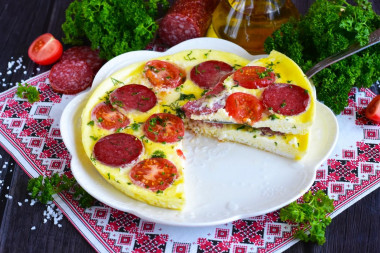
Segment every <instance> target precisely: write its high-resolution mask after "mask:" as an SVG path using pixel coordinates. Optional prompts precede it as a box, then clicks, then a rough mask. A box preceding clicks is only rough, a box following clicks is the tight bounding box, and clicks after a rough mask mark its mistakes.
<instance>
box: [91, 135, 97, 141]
mask: <svg viewBox="0 0 380 253" xmlns="http://www.w3.org/2000/svg"><path fill="white" fill-rule="evenodd" d="M90 138H91V139H93V140H94V141H96V140H98V137H95V136H92V135H90Z"/></svg>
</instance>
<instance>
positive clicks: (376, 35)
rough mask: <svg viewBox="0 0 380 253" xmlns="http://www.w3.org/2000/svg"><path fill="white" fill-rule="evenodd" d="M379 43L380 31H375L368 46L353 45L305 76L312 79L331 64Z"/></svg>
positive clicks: (318, 65) (315, 67) (316, 66)
mask: <svg viewBox="0 0 380 253" xmlns="http://www.w3.org/2000/svg"><path fill="white" fill-rule="evenodd" d="M379 42H380V29H377V30H376V31H374V32H373V33H371V34H370V36H369V42H368V44H367V45H365V46H360V44H359V43H355V44H352V45H351V46H349V47H348V48H347V49H346V50H343V51H341V52H339V53H336V54H334V55H332V56H330V57H327V58H326V59H324V60H322V61H320V62H318V63H317V64H315V65H314V66H313V67H312V68H311V69H309V70H308V71H307V72H306V73H305V74H306V76H307V77H308V78H311V77H312V76H314V75H315V74H317V73H318V72H319V71H321V70H322V69H324V68H326V67H328V66H330V65H331V64H333V63H335V62H338V61H340V60H343V59H345V58H347V57H348V56H350V55H353V54H356V53H357V52H360V51H362V50H364V49H366V48H367V47H370V46H373V45H375V44H377V43H379Z"/></svg>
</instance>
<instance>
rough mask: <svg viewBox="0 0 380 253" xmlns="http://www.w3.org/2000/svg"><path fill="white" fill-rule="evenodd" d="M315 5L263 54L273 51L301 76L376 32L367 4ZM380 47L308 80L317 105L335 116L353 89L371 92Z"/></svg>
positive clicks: (324, 0)
mask: <svg viewBox="0 0 380 253" xmlns="http://www.w3.org/2000/svg"><path fill="white" fill-rule="evenodd" d="M353 2H356V4H355V3H354V4H352V5H351V4H350V3H348V1H345V0H334V1H329V0H317V1H314V3H313V4H312V5H311V6H310V8H309V10H308V13H306V15H304V16H302V17H301V18H300V19H299V20H296V19H291V20H290V21H289V22H287V23H285V24H283V25H282V26H281V28H280V29H278V30H277V31H275V32H274V33H273V34H272V35H271V36H270V37H269V38H268V39H267V40H266V41H265V51H266V52H267V53H269V52H270V51H272V50H277V51H279V52H281V53H284V54H285V55H287V56H288V57H290V58H291V59H292V60H293V61H295V62H296V63H297V64H298V65H299V66H300V67H301V69H302V70H303V71H304V72H306V71H307V70H309V69H310V68H311V67H312V66H314V65H315V64H317V63H318V62H319V61H320V60H321V59H325V58H327V57H329V56H331V55H334V54H336V53H338V52H340V51H342V50H345V49H347V48H348V47H349V46H350V45H352V44H355V43H358V44H360V45H362V46H363V45H365V44H367V43H368V39H369V35H370V33H371V32H373V31H375V30H376V29H378V28H379V24H380V16H379V15H377V14H376V13H375V12H374V10H373V8H372V4H371V3H370V2H369V1H368V0H355V1H353ZM378 62H380V45H375V46H372V47H369V48H367V49H365V50H363V51H361V52H359V53H357V54H355V55H353V56H350V57H348V58H346V59H344V60H341V61H339V62H337V63H334V64H332V65H331V66H329V67H328V68H326V69H323V70H321V71H320V72H319V73H317V74H316V75H315V76H313V77H312V80H313V83H314V84H315V87H316V92H317V97H318V100H321V101H323V102H324V104H325V105H327V106H328V107H330V108H331V109H332V110H333V111H334V113H336V114H339V113H340V112H341V111H342V110H343V109H344V108H345V107H346V106H347V105H348V93H349V92H350V91H351V89H352V88H353V87H354V86H356V87H358V88H361V87H370V86H371V85H372V84H373V83H375V81H377V80H378V78H379V76H380V68H379V67H378V65H379V64H376V63H378Z"/></svg>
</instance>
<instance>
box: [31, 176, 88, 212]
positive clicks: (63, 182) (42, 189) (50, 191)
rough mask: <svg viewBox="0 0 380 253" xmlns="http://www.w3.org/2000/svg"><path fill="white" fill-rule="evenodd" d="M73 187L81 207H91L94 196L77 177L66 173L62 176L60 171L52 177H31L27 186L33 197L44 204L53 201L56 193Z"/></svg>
mask: <svg viewBox="0 0 380 253" xmlns="http://www.w3.org/2000/svg"><path fill="white" fill-rule="evenodd" d="M71 189H72V190H73V191H74V194H73V196H74V198H75V199H78V201H79V205H80V206H81V207H83V208H86V207H90V206H91V205H92V203H93V202H94V198H93V197H92V196H91V195H90V194H88V193H87V192H86V191H85V190H83V188H82V187H80V186H79V185H78V184H77V182H76V180H75V178H69V177H68V176H66V175H65V174H63V175H62V176H60V175H59V174H58V173H54V174H53V175H52V176H51V177H43V176H39V177H37V178H31V179H29V181H28V186H27V190H28V191H29V192H30V193H31V197H32V198H33V199H37V200H39V201H40V202H41V203H43V204H47V202H48V201H52V200H53V195H54V194H57V193H60V192H62V191H68V190H71Z"/></svg>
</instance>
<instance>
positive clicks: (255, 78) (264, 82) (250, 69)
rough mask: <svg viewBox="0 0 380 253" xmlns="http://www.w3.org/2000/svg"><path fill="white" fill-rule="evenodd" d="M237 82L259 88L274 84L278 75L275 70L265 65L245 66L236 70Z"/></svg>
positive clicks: (248, 87) (234, 77) (247, 86)
mask: <svg viewBox="0 0 380 253" xmlns="http://www.w3.org/2000/svg"><path fill="white" fill-rule="evenodd" d="M233 79H234V81H235V83H236V84H238V85H240V86H242V87H244V88H247V89H258V88H264V87H267V86H268V85H270V84H273V83H274V81H275V79H276V77H275V74H274V72H273V71H271V70H270V69H268V68H265V67H259V66H245V67H242V68H241V69H238V70H236V71H235V72H234V75H233Z"/></svg>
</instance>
